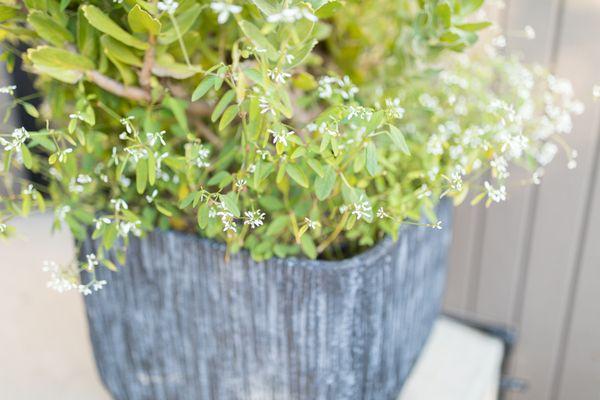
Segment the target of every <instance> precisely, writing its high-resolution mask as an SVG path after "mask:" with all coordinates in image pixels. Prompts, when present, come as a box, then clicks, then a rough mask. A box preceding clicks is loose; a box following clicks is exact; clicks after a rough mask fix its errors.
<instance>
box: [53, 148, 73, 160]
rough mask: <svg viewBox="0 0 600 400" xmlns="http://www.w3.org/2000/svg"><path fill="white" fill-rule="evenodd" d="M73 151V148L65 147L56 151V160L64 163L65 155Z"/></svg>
mask: <svg viewBox="0 0 600 400" xmlns="http://www.w3.org/2000/svg"><path fill="white" fill-rule="evenodd" d="M72 152H73V149H71V148H67V149H64V150H60V151H59V152H58V153H56V154H58V162H61V163H64V162H66V161H67V156H68V155H69V154H71V153H72Z"/></svg>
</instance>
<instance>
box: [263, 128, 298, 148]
mask: <svg viewBox="0 0 600 400" xmlns="http://www.w3.org/2000/svg"><path fill="white" fill-rule="evenodd" d="M268 132H269V133H270V134H271V135H273V144H277V143H281V144H282V145H283V146H284V147H285V146H287V145H288V142H287V139H288V137H290V136H292V135H293V134H294V133H295V132H294V131H288V130H287V129H285V128H281V129H280V130H279V132H276V131H274V130H272V129H269V130H268Z"/></svg>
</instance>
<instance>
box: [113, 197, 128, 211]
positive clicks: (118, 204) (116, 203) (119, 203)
mask: <svg viewBox="0 0 600 400" xmlns="http://www.w3.org/2000/svg"><path fill="white" fill-rule="evenodd" d="M110 205H111V206H112V207H113V208H114V209H115V212H119V211H121V210H128V209H129V206H128V205H127V203H126V202H125V200H123V199H111V200H110Z"/></svg>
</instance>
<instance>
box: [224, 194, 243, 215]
mask: <svg viewBox="0 0 600 400" xmlns="http://www.w3.org/2000/svg"><path fill="white" fill-rule="evenodd" d="M220 197H221V201H222V202H223V204H225V208H227V210H229V211H230V212H231V213H232V214H233V215H234V216H236V217H237V218H239V217H240V215H241V213H240V208H239V207H238V200H237V196H236V195H235V193H234V192H229V193H227V194H225V195H221V196H220Z"/></svg>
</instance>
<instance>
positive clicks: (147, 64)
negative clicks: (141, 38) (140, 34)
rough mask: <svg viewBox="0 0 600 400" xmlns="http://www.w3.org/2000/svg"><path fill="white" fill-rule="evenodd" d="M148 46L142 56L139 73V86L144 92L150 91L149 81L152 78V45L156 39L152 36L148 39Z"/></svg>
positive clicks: (153, 50)
mask: <svg viewBox="0 0 600 400" xmlns="http://www.w3.org/2000/svg"><path fill="white" fill-rule="evenodd" d="M148 44H149V45H150V46H149V47H148V49H147V50H146V53H145V54H144V64H143V65H142V70H141V71H140V85H142V87H143V88H145V89H146V90H150V79H151V78H152V67H153V66H154V55H155V49H154V45H155V44H156V37H155V36H154V35H150V36H149V37H148Z"/></svg>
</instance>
